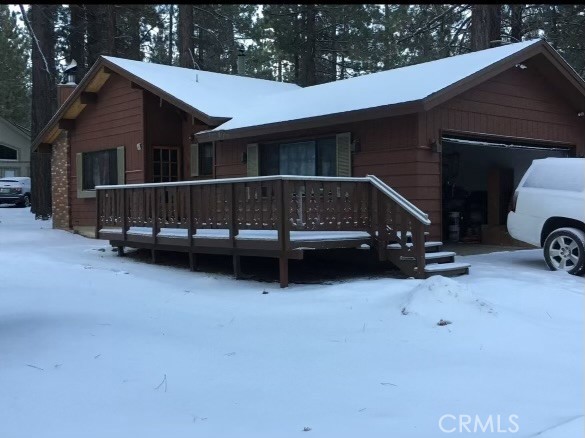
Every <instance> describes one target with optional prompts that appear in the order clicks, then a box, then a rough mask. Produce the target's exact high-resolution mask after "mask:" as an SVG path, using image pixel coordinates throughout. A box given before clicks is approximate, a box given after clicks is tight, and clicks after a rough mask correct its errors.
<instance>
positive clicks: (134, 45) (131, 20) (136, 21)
mask: <svg viewBox="0 0 585 438" xmlns="http://www.w3.org/2000/svg"><path fill="white" fill-rule="evenodd" d="M126 8H128V10H127V13H128V17H127V23H128V28H127V29H126V32H127V33H128V35H125V36H126V37H127V38H128V41H129V45H128V46H126V50H127V51H126V52H125V53H123V54H122V53H121V54H120V55H123V56H124V57H125V58H128V59H134V60H135V61H142V50H140V17H142V15H143V13H144V6H143V5H128V6H126ZM118 52H119V51H118Z"/></svg>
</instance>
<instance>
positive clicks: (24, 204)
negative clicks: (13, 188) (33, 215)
mask: <svg viewBox="0 0 585 438" xmlns="http://www.w3.org/2000/svg"><path fill="white" fill-rule="evenodd" d="M19 206H20V207H30V197H29V196H28V195H24V198H23V199H22V202H21V203H20V205H19Z"/></svg>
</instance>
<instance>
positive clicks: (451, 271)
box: [425, 263, 471, 278]
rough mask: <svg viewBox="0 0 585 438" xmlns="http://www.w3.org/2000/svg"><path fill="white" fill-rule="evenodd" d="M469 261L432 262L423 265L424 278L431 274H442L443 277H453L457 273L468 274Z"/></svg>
mask: <svg viewBox="0 0 585 438" xmlns="http://www.w3.org/2000/svg"><path fill="white" fill-rule="evenodd" d="M470 266H471V265H470V264H469V263H440V264H439V263H433V264H431V265H427V266H425V278H429V277H430V276H432V275H443V276H445V277H455V276H457V275H467V274H469V267H470Z"/></svg>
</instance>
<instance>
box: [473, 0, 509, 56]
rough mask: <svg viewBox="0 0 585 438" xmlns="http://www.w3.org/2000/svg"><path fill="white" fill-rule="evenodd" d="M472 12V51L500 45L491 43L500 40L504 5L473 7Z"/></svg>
mask: <svg viewBox="0 0 585 438" xmlns="http://www.w3.org/2000/svg"><path fill="white" fill-rule="evenodd" d="M471 11H472V12H471V50H472V51H476V50H484V49H489V48H490V47H492V46H494V45H498V44H499V43H490V42H491V41H497V40H499V39H500V33H501V27H502V5H473V6H472V7H471Z"/></svg>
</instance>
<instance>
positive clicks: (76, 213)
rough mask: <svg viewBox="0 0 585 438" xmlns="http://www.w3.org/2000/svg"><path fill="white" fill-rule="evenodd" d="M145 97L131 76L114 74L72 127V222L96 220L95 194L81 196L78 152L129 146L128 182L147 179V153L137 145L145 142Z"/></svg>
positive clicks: (127, 160) (90, 223)
mask: <svg viewBox="0 0 585 438" xmlns="http://www.w3.org/2000/svg"><path fill="white" fill-rule="evenodd" d="M143 129H144V123H143V98H142V90H138V89H134V88H132V87H131V83H130V81H129V80H127V79H124V78H122V77H121V76H118V75H115V74H113V75H111V77H110V79H109V80H108V81H107V82H106V83H105V84H104V86H103V87H102V89H101V90H100V91H99V93H98V101H97V102H96V103H94V104H90V105H87V106H86V108H85V110H84V111H83V112H82V113H81V114H80V115H79V117H78V118H77V119H76V121H75V127H74V128H73V129H72V130H71V131H70V133H69V135H70V140H69V141H70V145H71V149H70V156H69V163H70V165H71V183H70V184H69V198H70V200H71V222H72V223H71V225H72V226H73V227H75V226H91V225H95V221H96V203H95V199H94V198H88V199H78V198H77V169H76V160H75V157H76V154H77V153H79V152H92V151H98V150H102V149H110V148H115V147H118V146H125V147H126V158H125V161H126V163H125V168H126V181H125V182H126V183H127V184H132V183H141V182H144V157H143V153H144V152H143V151H144V148H142V151H138V150H137V148H136V144H137V143H143V142H144V137H143Z"/></svg>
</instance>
